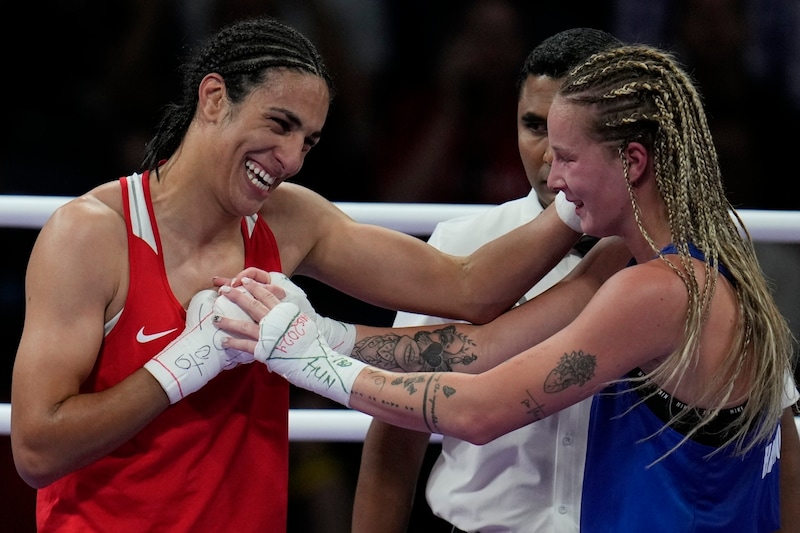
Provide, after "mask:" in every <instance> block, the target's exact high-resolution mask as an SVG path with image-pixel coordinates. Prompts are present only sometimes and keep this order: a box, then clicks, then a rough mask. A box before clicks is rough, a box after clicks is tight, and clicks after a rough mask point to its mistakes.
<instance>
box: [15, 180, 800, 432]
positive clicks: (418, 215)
mask: <svg viewBox="0 0 800 533" xmlns="http://www.w3.org/2000/svg"><path fill="white" fill-rule="evenodd" d="M71 199H72V198H71V197H66V196H19V195H0V227H7V228H29V229H36V228H41V227H42V225H43V224H44V223H45V222H46V221H47V219H48V218H49V217H50V215H51V214H52V213H53V211H55V210H56V209H57V208H58V207H59V206H61V205H63V204H65V203H66V202H68V201H69V200H71ZM336 205H337V206H338V207H339V208H340V209H341V210H342V211H344V212H345V213H347V214H348V215H349V216H351V217H352V218H353V219H355V220H357V221H359V222H363V223H365V224H375V225H379V226H385V227H387V228H391V229H394V230H397V231H402V232H404V233H408V234H410V235H421V236H424V235H430V233H431V231H433V228H434V226H435V225H436V224H437V223H438V222H440V221H442V220H446V219H449V218H453V217H456V216H461V215H469V214H473V213H477V212H480V211H483V210H485V209H487V208H488V207H490V206H488V205H484V204H476V205H451V204H412V203H355V202H337V203H336ZM738 213H739V216H741V218H742V220H743V221H744V224H745V226H747V230H748V231H749V232H750V235H751V236H752V237H753V239H754V240H756V241H762V242H800V211H766V210H755V209H742V210H739V211H738ZM370 420H372V418H371V417H370V416H368V415H365V414H363V413H361V412H358V411H352V410H349V409H291V410H290V411H289V439H290V440H292V441H324V442H362V441H363V440H364V435H365V434H366V431H367V428H368V427H369V423H370ZM795 421H796V422H797V426H798V431H800V417H796V418H795ZM10 430H11V405H10V404H2V403H0V435H8V434H9V432H10ZM432 440H433V441H440V440H441V437H440V436H436V435H434V436H433V437H432Z"/></svg>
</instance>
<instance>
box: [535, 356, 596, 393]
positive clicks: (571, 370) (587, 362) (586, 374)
mask: <svg viewBox="0 0 800 533" xmlns="http://www.w3.org/2000/svg"><path fill="white" fill-rule="evenodd" d="M596 368H597V357H595V356H594V355H591V354H586V353H583V350H578V351H577V352H572V353H569V354H567V353H565V354H564V355H562V356H561V359H559V361H558V364H557V365H556V367H555V368H554V369H553V370H552V371H550V374H548V376H547V379H546V380H545V382H544V392H546V393H548V394H552V393H555V392H561V391H563V390H564V389H566V388H568V387H570V386H572V385H578V386H581V385H583V384H584V383H586V382H587V381H589V380H590V379H592V378H593V377H594V371H595V369H596Z"/></svg>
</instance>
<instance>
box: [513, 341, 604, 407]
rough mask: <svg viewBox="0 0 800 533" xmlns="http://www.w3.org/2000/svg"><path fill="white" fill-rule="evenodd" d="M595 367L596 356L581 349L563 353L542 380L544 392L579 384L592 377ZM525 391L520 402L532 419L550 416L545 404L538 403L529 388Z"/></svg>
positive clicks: (559, 390) (549, 392)
mask: <svg viewBox="0 0 800 533" xmlns="http://www.w3.org/2000/svg"><path fill="white" fill-rule="evenodd" d="M596 367H597V358H596V357H595V356H594V355H590V354H585V353H583V351H582V350H578V351H577V352H572V353H569V354H566V353H565V354H564V355H562V356H561V359H559V361H558V364H557V365H556V367H555V368H554V369H553V370H552V371H551V372H550V374H548V376H547V379H546V380H545V382H544V392H546V393H547V394H553V393H556V392H561V391H563V390H565V389H567V388H568V387H570V386H572V385H578V386H581V385H583V384H585V383H586V382H587V381H589V380H590V379H592V378H593V377H594V372H595V368H596ZM525 393H526V394H527V396H526V397H525V398H524V399H523V400H522V402H521V403H522V405H523V406H525V413H526V414H529V415H532V416H533V419H534V421H537V420H541V419H543V418H545V417H548V416H550V414H551V413H549V412H547V410H546V409H545V405H546V404H543V403H540V402H539V401H538V400H537V399H536V398H535V397H534V395H533V393H531V391H530V390H526V391H525Z"/></svg>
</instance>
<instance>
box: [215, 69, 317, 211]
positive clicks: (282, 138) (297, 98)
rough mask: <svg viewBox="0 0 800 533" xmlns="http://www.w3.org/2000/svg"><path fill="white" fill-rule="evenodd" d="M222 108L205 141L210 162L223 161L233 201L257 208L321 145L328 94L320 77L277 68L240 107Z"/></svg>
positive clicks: (298, 169) (229, 106)
mask: <svg viewBox="0 0 800 533" xmlns="http://www.w3.org/2000/svg"><path fill="white" fill-rule="evenodd" d="M222 105H225V106H227V111H226V112H224V114H221V116H222V118H221V119H220V120H218V121H217V126H216V127H214V128H213V130H212V131H211V135H212V137H213V139H210V142H209V145H210V148H211V149H212V150H213V152H214V158H215V160H214V161H212V163H213V164H214V165H218V162H221V161H225V162H226V165H227V168H228V169H229V173H230V182H229V187H230V192H231V194H232V195H233V196H234V197H239V195H244V196H245V197H246V198H247V199H249V202H248V203H257V204H259V205H260V204H261V203H263V201H264V200H265V199H266V198H267V196H268V195H269V192H270V191H271V190H273V189H274V188H275V187H277V186H278V185H279V184H280V183H281V182H282V181H284V180H286V179H288V178H291V177H292V176H294V175H295V174H297V173H298V172H299V171H300V169H301V168H302V167H303V162H304V161H305V157H306V155H307V154H308V152H309V151H310V150H311V148H312V147H313V146H314V145H316V144H317V142H319V139H320V137H321V133H322V127H323V125H324V124H325V119H326V117H327V114H328V108H329V105H330V93H329V90H328V86H327V84H326V83H325V81H324V80H323V79H321V78H319V77H318V76H314V75H311V74H306V73H300V72H296V71H292V70H287V69H277V70H274V71H272V72H270V73H269V75H268V77H267V80H266V81H265V82H264V83H263V84H262V85H261V86H260V87H257V88H255V89H254V90H253V91H252V92H251V93H250V94H248V95H247V96H246V97H245V98H244V99H243V100H242V102H241V103H240V104H238V105H234V106H231V104H230V103H229V102H227V101H226V102H225V103H224V104H222ZM220 168H221V167H220ZM254 211H255V209H254V210H253V211H252V212H254Z"/></svg>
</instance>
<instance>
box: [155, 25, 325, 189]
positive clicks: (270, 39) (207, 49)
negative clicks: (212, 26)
mask: <svg viewBox="0 0 800 533" xmlns="http://www.w3.org/2000/svg"><path fill="white" fill-rule="evenodd" d="M272 69H290V70H295V71H298V72H304V73H308V74H313V75H315V76H319V77H320V78H322V79H323V80H325V83H326V84H327V85H328V89H329V93H330V97H331V98H333V96H334V92H335V91H334V86H333V80H332V78H331V76H330V74H329V72H328V69H327V67H326V66H325V62H324V60H323V59H322V56H321V55H320V54H319V52H318V51H317V49H316V47H315V46H314V44H313V43H312V42H311V41H310V40H308V39H307V38H306V37H305V36H304V35H303V34H301V33H300V32H298V31H297V30H295V29H294V28H291V27H290V26H287V25H286V24H284V23H282V22H280V21H278V20H276V19H274V18H271V17H263V18H254V19H249V20H243V21H239V22H235V23H233V24H231V25H229V26H226V27H225V28H223V29H222V30H220V31H219V32H218V33H216V34H215V35H214V36H213V37H211V38H210V39H209V40H208V41H207V42H206V43H205V44H204V45H203V46H202V47H201V48H200V49H199V50H197V51H196V53H195V54H194V55H193V56H192V57H191V58H190V59H189V60H188V61H187V62H186V63H184V64H183V65H182V67H181V73H182V83H181V86H182V89H181V95H180V100H179V101H178V102H177V103H170V104H168V105H167V106H166V108H165V109H164V113H163V115H162V117H161V120H159V122H158V126H157V127H156V133H155V135H154V136H153V138H152V139H151V140H150V142H149V143H148V144H147V147H146V149H145V156H144V160H143V161H142V170H155V171H156V175H158V163H159V161H161V160H163V159H166V158H168V157H169V156H171V155H172V154H173V153H174V152H175V150H177V149H178V146H179V145H180V143H181V141H182V140H183V137H184V135H185V134H186V131H187V130H188V129H189V124H191V122H192V119H193V118H194V114H195V110H196V109H197V104H198V97H197V88H198V87H199V85H200V82H201V81H202V79H203V78H204V77H205V76H206V75H207V74H209V73H212V72H215V73H217V74H219V75H220V76H222V78H223V79H224V80H225V87H226V89H227V94H228V98H229V100H230V101H231V102H232V103H234V104H236V103H239V102H241V101H242V100H243V99H244V97H245V96H247V95H248V94H250V92H252V91H253V89H254V88H256V87H258V86H259V85H261V84H262V83H263V82H264V81H265V80H266V77H267V74H268V73H269V71H270V70H272Z"/></svg>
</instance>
